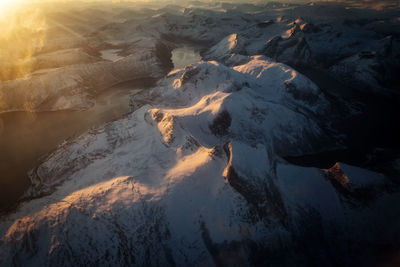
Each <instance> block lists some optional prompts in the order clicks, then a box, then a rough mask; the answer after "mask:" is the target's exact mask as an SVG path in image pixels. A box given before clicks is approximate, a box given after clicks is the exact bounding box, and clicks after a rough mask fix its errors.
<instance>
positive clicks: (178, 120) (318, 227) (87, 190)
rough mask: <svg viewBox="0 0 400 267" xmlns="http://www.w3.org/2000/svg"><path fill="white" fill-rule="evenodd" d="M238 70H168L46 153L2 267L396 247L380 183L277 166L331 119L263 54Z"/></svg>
mask: <svg viewBox="0 0 400 267" xmlns="http://www.w3.org/2000/svg"><path fill="white" fill-rule="evenodd" d="M240 62H241V63H240V64H236V65H235V66H233V67H226V66H224V65H221V64H218V63H216V62H212V61H211V62H200V63H198V64H195V65H192V66H187V67H186V68H184V69H180V70H176V71H174V72H172V73H170V74H169V75H168V77H166V78H165V79H163V80H162V81H161V82H160V83H159V84H158V87H156V88H155V89H153V90H151V91H145V92H144V93H143V94H142V95H140V96H137V98H139V99H138V101H136V102H137V103H140V102H141V101H143V100H144V99H145V98H148V100H149V101H148V103H151V104H146V105H143V106H141V107H140V108H138V109H137V110H136V111H135V112H133V113H132V114H130V115H128V116H126V117H125V118H122V119H120V120H117V121H115V122H112V123H108V124H106V125H104V126H103V127H100V128H99V129H96V130H93V131H90V132H88V133H86V134H84V135H82V136H81V137H79V138H78V139H76V140H73V141H71V142H69V143H67V144H64V145H63V146H62V147H60V148H59V149H58V150H56V151H55V152H54V153H53V154H52V155H50V156H49V157H48V158H47V159H46V160H45V161H44V162H43V163H42V164H41V165H40V166H39V167H38V168H37V169H35V170H33V171H32V173H31V179H32V184H33V186H32V188H31V191H30V192H28V194H30V195H31V196H35V197H37V196H40V195H44V196H43V197H41V198H38V199H34V200H31V201H29V202H26V203H24V204H22V206H21V207H20V209H19V210H18V211H17V212H16V213H14V214H10V215H9V216H8V217H7V218H5V219H4V220H3V222H2V223H1V226H0V227H1V228H0V229H1V235H2V236H3V238H2V239H1V245H0V247H1V250H0V251H1V259H2V261H3V262H4V263H5V264H6V265H12V264H13V263H15V262H18V264H22V265H25V264H27V265H31V266H43V265H80V264H89V265H98V264H100V265H102V264H105V265H108V264H111V265H129V264H136V265H180V266H183V265H188V264H195V265H203V264H204V265H213V264H215V265H230V264H254V265H260V264H262V265H264V264H271V265H292V264H300V265H308V263H310V262H314V263H315V264H322V263H323V262H332V263H337V264H340V263H342V264H345V263H349V262H351V261H352V260H351V259H349V258H348V256H349V255H353V254H354V253H357V255H359V256H360V257H361V256H365V257H367V256H371V254H370V253H371V252H373V251H374V249H375V248H374V246H373V245H371V242H373V244H374V245H375V244H378V243H379V244H382V245H385V246H393V247H394V248H395V247H397V246H398V245H399V244H398V240H399V239H398V238H397V236H398V231H397V230H398V228H397V227H395V225H387V223H388V221H391V222H392V223H393V224H395V221H396V220H397V219H398V215H399V209H398V208H396V207H393V206H391V205H390V203H393V202H395V201H396V199H398V197H399V193H398V192H397V191H396V192H390V193H388V192H387V186H388V185H390V184H391V183H392V182H391V181H390V180H389V179H387V178H385V177H384V176H383V175H381V174H378V173H373V172H370V171H366V170H362V169H359V168H356V167H352V166H349V165H346V164H337V165H335V166H334V167H333V168H332V169H329V170H321V169H316V168H306V167H299V166H295V165H291V164H289V163H287V162H285V160H283V159H282V158H281V156H283V155H286V154H293V155H295V154H302V153H311V152H315V151H318V150H319V149H320V148H321V145H322V144H323V143H324V142H326V140H327V139H329V136H327V133H326V132H324V131H323V128H321V127H322V125H323V121H320V120H318V119H314V118H315V117H316V115H317V114H318V115H321V114H324V113H325V115H326V116H327V117H328V116H329V114H328V112H329V104H328V102H327V101H326V99H325V97H324V95H323V94H322V93H321V91H319V89H318V87H317V86H315V85H314V84H313V83H312V82H311V81H310V80H309V79H307V78H306V77H305V76H303V75H301V74H299V73H298V72H296V71H295V70H293V69H291V68H290V67H288V66H286V65H284V64H281V63H276V62H274V61H272V60H271V59H268V58H265V57H262V56H256V57H246V58H243V57H242V58H240ZM139 100H141V101H139ZM132 101H133V102H135V99H133V100H132ZM393 208H395V209H393ZM376 214H379V216H376ZM389 217H390V218H392V219H390V218H389ZM388 218H389V219H388ZM367 222H368V223H367ZM380 227H384V229H386V230H387V232H386V233H384V234H382V232H381V231H380V230H379V231H377V229H382V228H380ZM392 231H394V232H392ZM371 258H372V259H373V260H376V259H375V258H374V256H373V254H372V256H371Z"/></svg>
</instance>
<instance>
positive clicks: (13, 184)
mask: <svg viewBox="0 0 400 267" xmlns="http://www.w3.org/2000/svg"><path fill="white" fill-rule="evenodd" d="M171 59H172V62H173V64H174V67H175V68H182V67H184V66H186V65H189V64H192V63H195V62H198V61H199V60H201V57H200V54H199V52H198V50H196V49H194V48H192V47H190V46H184V47H180V48H177V49H174V50H173V51H172V58H171ZM154 82H155V81H154V80H152V79H148V80H147V79H144V80H142V81H132V82H126V83H124V84H120V85H117V86H114V87H112V88H110V89H109V90H107V91H106V92H104V93H103V94H101V95H99V96H98V97H97V98H96V104H95V105H94V106H93V107H92V108H90V109H88V110H85V111H52V112H9V113H3V114H0V213H2V212H6V211H8V210H10V209H12V208H13V207H15V205H16V204H17V203H18V199H19V198H20V197H21V196H22V195H23V193H24V192H25V191H26V190H27V189H28V187H29V185H30V181H29V179H28V176H27V172H28V171H29V170H31V169H32V168H35V167H36V166H38V165H39V164H40V162H41V160H42V159H43V158H44V157H45V156H46V155H47V154H48V153H50V152H52V151H54V150H55V149H56V148H57V147H58V146H59V145H60V144H61V143H62V142H63V141H64V140H66V139H69V138H71V137H74V136H78V135H80V134H82V133H84V132H85V131H87V130H88V129H90V128H91V127H96V126H100V125H102V124H104V123H106V122H109V121H112V120H115V119H118V118H120V117H121V116H123V115H124V114H126V113H129V112H130V111H131V108H130V106H129V95H131V94H134V93H136V92H138V91H140V90H141V89H140V88H147V87H151V86H152V85H154Z"/></svg>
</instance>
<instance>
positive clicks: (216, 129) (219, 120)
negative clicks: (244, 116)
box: [210, 110, 232, 136]
mask: <svg viewBox="0 0 400 267" xmlns="http://www.w3.org/2000/svg"><path fill="white" fill-rule="evenodd" d="M231 122H232V118H231V115H229V112H228V111H226V110H223V111H221V112H220V113H219V114H218V115H217V116H216V117H215V119H214V121H213V122H212V124H211V125H210V130H211V132H212V133H213V134H215V135H216V136H225V135H227V134H228V133H229V126H231Z"/></svg>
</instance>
